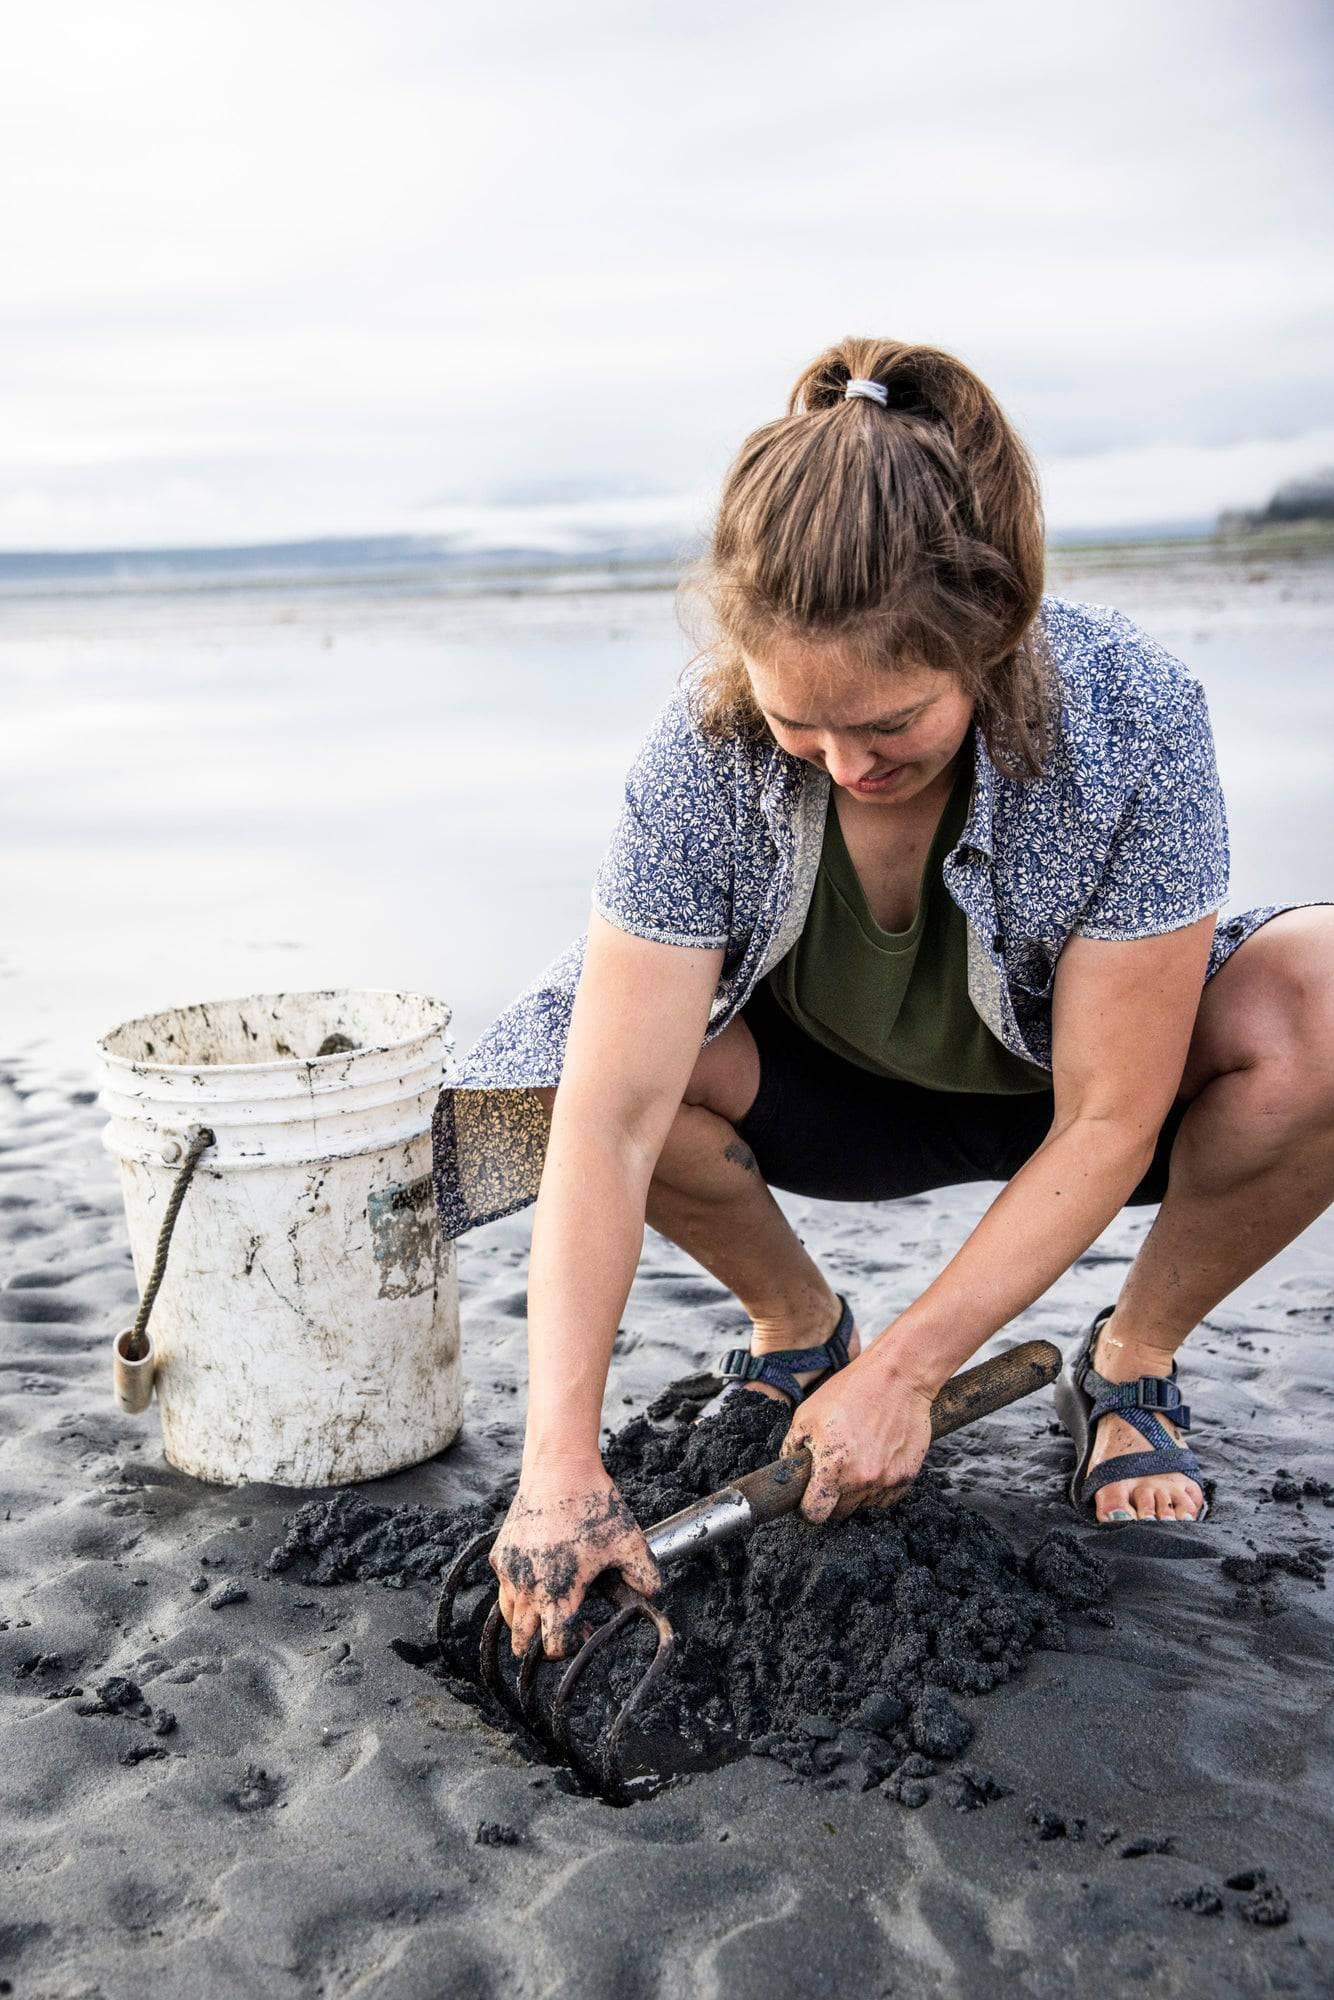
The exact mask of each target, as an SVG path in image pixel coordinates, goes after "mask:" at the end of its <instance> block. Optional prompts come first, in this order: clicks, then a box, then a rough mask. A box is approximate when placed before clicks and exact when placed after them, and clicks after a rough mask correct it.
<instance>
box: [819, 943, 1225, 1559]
mask: <svg viewBox="0 0 1334 2000" xmlns="http://www.w3.org/2000/svg"><path fill="white" fill-rule="evenodd" d="M1213 935H1214V919H1213V916H1212V915H1211V916H1207V917H1201V918H1200V919H1199V920H1198V921H1197V922H1195V923H1191V924H1188V925H1186V926H1185V927H1184V928H1182V929H1180V930H1174V931H1168V932H1166V933H1164V934H1162V935H1160V936H1157V937H1147V938H1135V939H1131V940H1127V941H1116V942H1111V941H1107V940H1104V939H1095V938H1088V937H1072V938H1071V939H1070V940H1069V942H1068V943H1067V944H1066V946H1065V949H1064V950H1063V951H1062V953H1061V955H1060V958H1059V960H1058V961H1057V966H1056V973H1055V981H1054V985H1053V991H1052V1054H1053V1062H1052V1070H1053V1089H1054V1094H1055V1113H1054V1117H1053V1121H1052V1126H1051V1130H1050V1131H1049V1132H1048V1134H1047V1136H1046V1138H1045V1139H1044V1140H1043V1142H1042V1144H1041V1145H1040V1146H1039V1147H1038V1149H1037V1151H1036V1152H1035V1153H1034V1154H1032V1156H1031V1157H1030V1158H1029V1159H1028V1160H1026V1161H1025V1162H1024V1164H1023V1166H1022V1167H1021V1168H1020V1169H1019V1171H1018V1172H1017V1173H1016V1174H1015V1175H1014V1177H1013V1179H1012V1180H1010V1181H1008V1182H1007V1183H1006V1185H1005V1187H1004V1188H1003V1189H1002V1190H1001V1192H1000V1194H999V1195H998V1196H997V1198H996V1200H995V1201H994V1202H993V1203H992V1204H991V1206H990V1208H988V1210H987V1211H986V1213H985V1215H983V1217H982V1218H981V1220H980V1221H979V1222H978V1224H977V1226H976V1228H975V1229H973V1231H972V1232H971V1234H970V1235H969V1236H968V1238H967V1240H966V1241H965V1242H964V1243H963V1245H962V1246H961V1248H960V1249H959V1251H958V1252H957V1254H956V1255H955V1256H954V1257H952V1258H951V1260H950V1262H949V1263H948V1264H947V1265H946V1266H945V1268H944V1270H943V1271H942V1272H941V1273H940V1275H939V1277H937V1278H936V1279H935V1280H934V1281H933V1282H932V1283H931V1284H930V1285H928V1286H927V1288H926V1290H925V1291H924V1292H923V1293H922V1294H921V1296H920V1297H919V1298H918V1299H917V1300H915V1302H914V1303H913V1304H912V1305H911V1306H909V1307H908V1308H907V1310H906V1311H905V1312H902V1313H900V1315H899V1317H898V1318H897V1319H896V1320H895V1321H894V1322H893V1323H892V1325H890V1326H889V1327H888V1328H886V1330H885V1331H884V1333H882V1334H881V1336H880V1337H879V1339H878V1340H876V1341H874V1342H873V1343H872V1344H871V1345H870V1346H869V1347H868V1348H867V1349H866V1350H865V1352H864V1353H862V1354H861V1355H859V1356H858V1358H857V1360H856V1361H854V1362H853V1363H851V1365H850V1366H849V1367H848V1368H846V1369H844V1370H842V1371H840V1373H838V1374H837V1375H834V1376H831V1377H830V1379H829V1381H828V1382H827V1383H826V1384H825V1385H824V1386H823V1387H821V1388H820V1389H819V1390H817V1391H816V1393H815V1394H814V1395H813V1396H811V1398H810V1399H809V1401H808V1402H806V1403H803V1404H801V1405H799V1407H798V1409H797V1412H796V1415H795V1416H794V1418H793V1422H792V1427H791V1430H790V1431H789V1433H788V1439H787V1442H786V1444H785V1447H784V1448H785V1449H786V1450H795V1448H796V1447H797V1445H798V1444H803V1443H804V1444H806V1445H807V1446H808V1447H809V1448H810V1450H811V1452H812V1454H813V1456H814V1458H815V1461H816V1470H815V1473H814V1474H813V1475H812V1478H811V1482H810V1485H809V1486H808V1488H807V1494H806V1500H805V1502H804V1503H803V1507H802V1512H803V1513H804V1514H806V1516H807V1517H808V1519H811V1520H824V1519H827V1518H829V1517H830V1516H831V1515H832V1516H836V1517H841V1516H843V1515H844V1514H848V1513H851V1512H852V1511H853V1509H854V1508H856V1507H859V1506H862V1505H864V1504H866V1503H868V1502H870V1503H872V1504H873V1503H874V1502H876V1501H877V1500H883V1499H884V1498H885V1497H886V1495H887V1493H889V1492H892V1491H894V1490H896V1489H897V1488H898V1487H900V1486H901V1485H902V1484H903V1482H904V1481H905V1480H907V1479H911V1478H912V1477H913V1476H914V1474H915V1473H916V1471H917V1468H918V1465H919V1464H920V1463H921V1459H922V1456H923V1454H924V1453H925V1450H926V1446H927V1443H928V1442H929V1438H930V1429H929V1424H930V1405H931V1401H932V1398H933V1397H934V1396H935V1394H936V1392H937V1391H938V1390H939V1389H940V1388H941V1386H942V1384H943V1383H945V1382H946V1381H948V1379H949V1377H950V1376H951V1375H952V1374H954V1373H955V1371H956V1370H957V1369H958V1368H960V1367H961V1366H962V1365H963V1363H964V1362H965V1361H967V1360H968V1358H969V1356H970V1355H972V1354H974V1353H976V1351H977V1349H978V1348H979V1347H981V1346H982V1344H983V1343H984V1342H985V1341H987V1340H988V1339H990V1337H991V1335H992V1334H994V1333H996V1332H997V1331H998V1330H999V1329H1000V1328H1001V1327H1002V1326H1004V1325H1006V1323H1007V1322H1008V1321H1009V1320H1012V1319H1013V1318H1014V1317H1015V1315H1016V1314H1018V1313H1021V1312H1023V1311H1024V1310H1025V1308H1026V1307H1028V1306H1030V1305H1032V1303H1033V1301H1034V1300H1035V1299H1037V1298H1040V1297H1041V1295H1042V1293H1043V1292H1045V1291H1046V1290H1047V1288H1048V1286H1049V1285H1051V1284H1053V1283H1054V1282H1055V1280H1056V1279H1057V1278H1059V1277H1060V1276H1061V1275H1062V1274H1063V1273H1064V1272H1065V1271H1067V1270H1068V1269H1069V1268H1070V1266H1071V1264H1073V1263H1074V1261H1075V1259H1076V1258H1077V1257H1079V1256H1081V1255H1082V1254H1083V1252H1084V1251H1085V1250H1087V1249H1088V1247H1089V1245H1090V1243H1092V1242H1093V1241H1094V1240H1095V1238H1096V1237H1098V1236H1099V1235H1100V1234H1101V1233H1102V1231H1103V1230H1104V1229H1105V1228H1106V1226H1107V1224H1108V1223H1109V1222H1110V1221H1111V1220H1112V1217H1113V1216H1114V1215H1115V1214H1116V1213H1117V1211H1118V1210H1119V1209H1120V1208H1121V1207H1122V1206H1123V1204H1124V1203H1125V1200H1126V1198H1127V1196H1128V1195H1130V1194H1131V1193H1132V1192H1133V1191H1134V1189H1135V1187H1136V1186H1137V1185H1138V1183H1139V1182H1140V1180H1141V1179H1142V1178H1143V1176H1144V1174H1145V1172H1146V1171H1147V1169H1148V1166H1149V1163H1150V1161H1151V1160H1152V1158H1153V1153H1154V1146H1155V1143H1156V1140H1157V1135H1158V1130H1159V1127H1160V1126H1161V1124H1162V1122H1163V1119H1164V1118H1165V1117H1166V1116H1167V1113H1168V1111H1169V1109H1170V1108H1171V1105H1172V1101H1173V1099H1174V1097H1175V1096H1176V1092H1177V1088H1178V1085H1179V1084H1180V1082H1181V1075H1182V1071H1183V1070H1184V1068H1185V1064H1186V1054H1187V1051H1188V1049H1189V1047H1190V1038H1191V1032H1192V1029H1193V1027H1194V1024H1195V1016H1196V1012H1197V1009H1198V1007H1199V1001H1200V993H1201V990H1202V988H1203V985H1204V974H1205V968H1206V966H1207V963H1208V958H1209V950H1210V945H1211V943H1212V940H1213Z"/></svg>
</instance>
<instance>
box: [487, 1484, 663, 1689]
mask: <svg viewBox="0 0 1334 2000" xmlns="http://www.w3.org/2000/svg"><path fill="white" fill-rule="evenodd" d="M490 1561H491V1567H492V1569H493V1570H494V1571H495V1573H496V1578H497V1580H498V1582H499V1584H500V1615H501V1617H502V1618H503V1619H504V1620H505V1623H506V1624H507V1625H508V1626H509V1628H510V1643H511V1645H512V1647H513V1649H514V1652H515V1654H516V1656H522V1655H523V1654H524V1653H525V1652H526V1651H527V1650H528V1645H529V1642H530V1641H531V1639H532V1637H533V1635H534V1633H536V1632H537V1630H538V1629H539V1627H540V1628H541V1632H542V1649H543V1651H544V1652H545V1653H546V1655H547V1657H548V1658H549V1659H553V1660H558V1659H562V1658H564V1656H565V1654H566V1653H567V1652H568V1651H569V1648H570V1642H571V1641H572V1640H573V1639H574V1638H575V1637H577V1636H578V1635H577V1632H576V1625H577V1621H578V1611H579V1607H580V1605H581V1604H582V1603H583V1600H584V1593H585V1591H586V1590H587V1589H588V1587H589V1585H590V1584H591V1583H592V1582H593V1580H594V1578H595V1577H598V1576H600V1575H601V1574H602V1572H603V1571H604V1570H608V1569H614V1570H619V1572H620V1574H621V1575H622V1576H623V1577H624V1578H625V1581H626V1582H627V1583H628V1584H629V1585H630V1586H631V1588H632V1589H634V1590H638V1591H642V1592H643V1594H644V1595H645V1596H646V1597H652V1596H656V1594H657V1592H658V1591H659V1590H660V1589H661V1588H662V1577H661V1575H660V1574H659V1571H658V1565H657V1564H656V1563H655V1562H654V1560H653V1558H652V1556H651V1555H650V1554H649V1551H648V1543H647V1542H646V1541H645V1540H644V1536H643V1533H642V1532H641V1530H640V1528H639V1526H638V1524H637V1523H636V1521H635V1518H634V1516H633V1514H632V1513H631V1512H630V1509H629V1508H628V1507H627V1506H626V1504H625V1502H624V1500H622V1498H621V1496H620V1494H619V1493H618V1492H617V1490H616V1488H615V1486H614V1485H613V1484H612V1481H611V1479H610V1478H609V1476H608V1474H607V1471H606V1468H605V1467H604V1466H603V1464H602V1461H601V1460H600V1459H597V1458H594V1459H593V1460H591V1461H589V1460H587V1459H575V1460H557V1461H554V1462H553V1461H550V1460H547V1461H544V1462H543V1463H542V1464H541V1465H539V1466H537V1467H534V1468H533V1469H532V1470H529V1469H528V1468H525V1470H524V1472H523V1475H522V1477H521V1479H520V1482H519V1490H518V1492H517V1493H516V1494H515V1496H514V1500H513V1503H512V1504H511V1507H510V1510H509V1513H508V1514H507V1515H506V1516H505V1520H504V1523H503V1525H502V1527H501V1530H500V1534H499V1536H498V1537H497V1539H496V1543H495V1546H494V1548H493V1549H492V1551H491V1558H490Z"/></svg>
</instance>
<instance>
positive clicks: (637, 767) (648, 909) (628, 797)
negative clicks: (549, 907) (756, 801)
mask: <svg viewBox="0 0 1334 2000" xmlns="http://www.w3.org/2000/svg"><path fill="white" fill-rule="evenodd" d="M728 762H729V758H728V752H727V749H726V747H724V746H715V745H713V744H711V743H710V742H709V741H708V740H707V739H706V738H705V737H704V736H703V734H702V732H701V731H700V729H699V727H698V725H697V724H696V723H695V722H694V721H693V719H692V718H691V715H690V712H689V709H688V706H687V698H686V696H685V695H684V694H677V695H674V696H673V697H672V699H671V700H670V701H668V702H667V703H666V704H665V706H664V707H663V708H662V709H661V710H660V711H659V713H658V715H657V717H656V719H655V721H654V723H653V726H652V728H651V729H650V730H649V733H648V735H647V736H646V737H645V739H644V741H643V743H642V744H641V745H640V747H639V750H638V752H637V753H636V756H635V760H634V762H633V763H632V765H631V766H630V769H629V772H628V773H627V775H626V780H625V797H624V802H623V804H622V807H621V815H620V818H619V819H618V821H617V822H616V826H615V828H614V829H613V831H612V836H611V840H610V842H609V844H608V846H607V850H606V852H605V854H604V855H603V857H602V861H601V863H600V865H599V867H598V871H597V875H596V876H595V878H594V883H593V907H594V909H595V910H596V911H597V913H598V915H599V916H602V917H605V918H606V920H607V922H608V923H609V924H615V926H616V927H617V929H618V930H623V931H629V932H630V933H631V935H632V936H634V937H642V938H649V939H651V940H652V941H653V942H655V943H659V944H681V945H696V946H700V947H705V946H717V945H723V946H725V945H726V944H727V943H728V941H729V938H730V935H731V917H732V871H733V859H734V848H735V829H734V819H733V814H732V812H729V810H728V804H727V801H728V798H729V796H730V795H731V794H730V788H729V787H728V786H727V784H726V779H727V769H726V766H727V764H728Z"/></svg>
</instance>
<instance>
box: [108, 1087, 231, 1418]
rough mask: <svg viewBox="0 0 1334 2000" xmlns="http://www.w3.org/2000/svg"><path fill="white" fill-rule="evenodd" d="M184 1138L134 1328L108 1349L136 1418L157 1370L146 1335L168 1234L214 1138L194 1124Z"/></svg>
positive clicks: (120, 1390) (123, 1403) (124, 1402)
mask: <svg viewBox="0 0 1334 2000" xmlns="http://www.w3.org/2000/svg"><path fill="white" fill-rule="evenodd" d="M185 1136H186V1140H187V1145H186V1153H185V1158H184V1160H183V1161H182V1162H181V1169H180V1172H179V1173H178V1174H177V1176H176V1179H175V1181H174V1182H173V1184H172V1190H171V1194H170V1196H169V1198H168V1201H167V1209H166V1213H165V1215H164V1216H163V1218H162V1227H161V1229H160V1230H159V1231H158V1239H157V1253H156V1255H155V1256H154V1258H153V1269H152V1271H151V1272H150V1273H149V1278H148V1283H147V1285H145V1287H144V1295H143V1298H142V1299H141V1300H140V1302H139V1310H138V1312H137V1313H136V1315H135V1320H134V1325H133V1326H127V1327H126V1328H125V1330H124V1332H123V1333H118V1334H117V1335H116V1338H115V1340H114V1341H113V1342H112V1346H111V1378H112V1383H113V1386H114V1388H115V1392H116V1401H117V1403H118V1404H119V1405H120V1407H121V1409H122V1410H125V1411H126V1412H127V1413H128V1414H129V1415H130V1416H139V1415H140V1414H141V1413H142V1412H143V1411H144V1410H146V1409H147V1408H148V1405H149V1403H150V1402H151V1401H152V1399H153V1374H154V1371H155V1369H156V1367H157V1356H156V1355H155V1354H154V1352H153V1343H152V1341H151V1339H150V1338H149V1334H148V1316H149V1314H150V1313H151V1312H152V1310H153V1301H154V1300H155V1299H156V1297H157V1295H158V1287H159V1285H160V1284H161V1283H162V1276H163V1273H164V1272H165V1270H166V1268H167V1251H168V1249H169V1247H170V1245H171V1232H172V1230H173V1229H174V1228H175V1227H176V1217H177V1215H178V1214H179V1212H180V1206H181V1203H182V1202H183V1201H184V1200H185V1190H186V1189H187V1188H188V1187H189V1185H190V1177H191V1175H192V1174H193V1173H194V1170H195V1168H196V1167H197V1166H198V1164H199V1161H200V1157H201V1155H202V1154H204V1153H205V1152H207V1150H208V1148H209V1147H210V1146H212V1145H213V1144H214V1143H215V1140H214V1135H213V1133H212V1132H211V1131H210V1130H209V1128H208V1126H207V1125H193V1126H191V1128H190V1130H189V1131H188V1132H187V1133H186V1135H185Z"/></svg>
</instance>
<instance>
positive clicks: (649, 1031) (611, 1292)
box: [491, 912, 723, 1658]
mask: <svg viewBox="0 0 1334 2000" xmlns="http://www.w3.org/2000/svg"><path fill="white" fill-rule="evenodd" d="M722 961H723V953H722V949H721V948H720V947H716V946H708V947H701V946H693V945H670V944H660V943H656V942H652V941H650V940H648V939H645V938H639V937H634V936H631V935H630V934H629V933H628V932H626V931H622V930H618V929H617V928H616V927H615V926H614V925H612V924H610V923H608V922H607V921H606V919H605V918H603V917H601V916H599V915H598V914H597V913H596V912H595V913H594V914H593V915H592V917H591V918H590V921H589V929H588V942H587V946H586V949H585V953H584V964H583V972H582V975H581V977H580V981H579V988H578V991H577V993H576V995H575V1000H574V1009H573V1013H572V1015H571V1019H570V1031H569V1037H568V1040H567V1042H566V1048H565V1058H564V1063H563V1065H562V1070H561V1080H560V1088H559V1090H558V1091H557V1093H556V1098H555V1102H554V1105H553V1108H552V1116H551V1133H550V1137H549V1139H548V1142H547V1151H546V1159H545V1162H544V1165H543V1169H542V1180H541V1185H540V1188H539V1191H538V1197H537V1207H536V1211H535V1214H534V1220H533V1239H532V1251H531V1255H530V1260H529V1273H528V1423H527V1431H526V1434H525V1439H524V1452H523V1468H522V1472H521V1475H520V1481H519V1490H518V1493H517V1494H516V1495H515V1498H514V1503H513V1505H512V1506H511V1508H510V1511H509V1514H508V1516H507V1517H506V1520H505V1523H504V1526H503V1527H502V1529H501V1533H500V1536H499V1538H498V1540H497V1542H496V1546H495V1548H494V1550H493V1551H492V1556H491V1563H492V1567H493V1569H494V1570H495V1572H496V1576H497V1578H498V1580H499V1583H500V1608H501V1612H502V1615H503V1616H504V1618H505V1619H506V1621H507V1622H508V1624H509V1626H510V1629H511V1634H512V1643H513V1647H514V1651H515V1652H516V1653H522V1652H523V1651H524V1650H525V1649H526V1647H527V1645H528V1643H529V1641H530V1640H531V1638H532V1636H533V1634H534V1633H535V1632H536V1631H537V1629H538V1627H539V1625H540V1626H541V1631H542V1642H543V1647H544V1649H545V1651H546V1652H547V1653H548V1655H550V1656H551V1657H553V1658H557V1657H559V1656H560V1655H562V1654H563V1653H564V1652H565V1651H566V1650H567V1639H568V1636H569V1626H570V1622H571V1620H572V1619H573V1618H574V1616H575V1614H576V1612H577V1611H578V1608H579V1605H580V1603H581V1602H582V1599H583V1595H584V1592H585V1590H586V1589H587V1588H588V1585H589V1584H590V1583H591V1582H592V1581H593V1579H594V1577H595V1576H597V1575H598V1574H599V1572H601V1571H602V1570H605V1569H609V1568H612V1569H617V1570H619V1571H620V1572H621V1574H622V1575H623V1576H624V1577H625V1579H626V1581H627V1582H628V1583H630V1584H632V1585H633V1586H634V1587H635V1588H636V1589H638V1590H645V1591H652V1590H654V1589H656V1588H657V1585H658V1582H659V1578H658V1574H657V1570H656V1567H655V1565H654V1563H653V1559H652V1557H651V1556H650V1555H649V1553H648V1548H647V1545H646V1543H645V1541H644V1538H643V1535H642V1534H641V1532H640V1530H639V1528H638V1527H637V1526H636V1524H635V1522H634V1520H633V1517H632V1516H631V1515H630V1513H629V1510H628V1509H627V1508H626V1506H625V1503H624V1502H623V1501H622V1499H621V1497H620V1495H619V1494H618V1493H617V1491H616V1489H615V1487H614V1486H613V1485H612V1482H611V1480H610V1479H609V1478H608V1476H607V1473H606V1471H605V1469H604V1467H603V1464H602V1459H601V1455H600V1453H599V1450H598V1440H599V1433H600V1427H601V1420H602V1398H603V1394H604V1391H605V1389H606V1383H607V1369H608V1366H609V1364H610V1361H611V1350H612V1344H613V1342H614V1340H615V1338H616V1329H617V1327H618V1326H619V1325H620V1321H621V1314H622V1312H623V1311H624V1309H625V1302H626V1299H627V1297H628V1296H629V1292H630V1286H631V1284H632V1282H633V1280H634V1275H635V1268H636V1265H637V1264H638V1261H639V1252H640V1249H641V1248H642V1245H643V1240H644V1213H645V1208H646V1205H647V1201H648V1188H649V1182H650V1180H651V1179H652V1177H653V1171H654V1168H655V1167H656V1165H657V1161H658V1156H659V1154H660V1153H661V1151H662V1148H663V1145H664V1144H665V1142H666V1139H667V1134H668V1132H669V1131H670V1130H671V1126H672V1121H673V1120H674V1118H675V1117H676V1114H677V1112H678V1110H679V1109H680V1106H681V1101H682V1098H683V1096H684V1094H685V1089H686V1085H687V1084H688V1083H689V1081H690V1077H691V1073H692V1071H693V1070H694V1067H695V1064H696V1062H697V1060H698V1058H699V1052H700V1049H701V1047H702V1045H703V1041H704V1034H705V1030H706V1028H707V1026H708V1019H709V1008H710V1004H711V1002H712V999H713V996H714V993H715V991H716V989H717V983H718V975H719V972H720V970H721V968H722Z"/></svg>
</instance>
